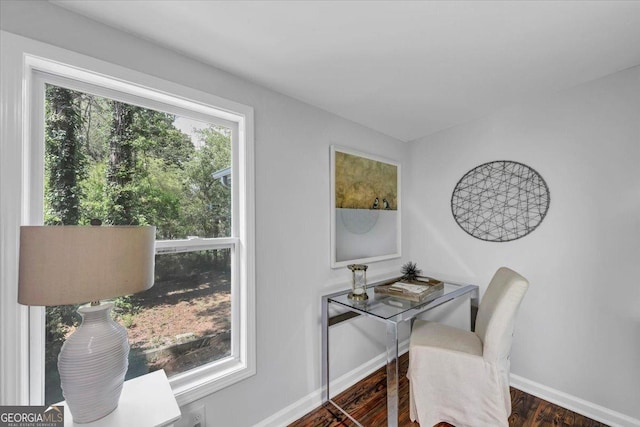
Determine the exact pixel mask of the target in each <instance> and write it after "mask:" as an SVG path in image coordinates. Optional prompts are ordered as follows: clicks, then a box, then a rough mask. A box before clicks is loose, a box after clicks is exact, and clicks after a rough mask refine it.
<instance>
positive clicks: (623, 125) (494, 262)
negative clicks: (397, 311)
mask: <svg viewBox="0 0 640 427" xmlns="http://www.w3.org/2000/svg"><path fill="white" fill-rule="evenodd" d="M409 151H410V156H409V158H410V159H411V160H410V163H409V168H408V169H409V171H410V172H409V176H408V179H407V181H406V182H408V183H409V185H410V188H409V189H408V191H407V194H406V197H405V202H406V203H405V207H406V208H407V211H408V215H409V218H408V221H407V225H408V227H409V228H410V230H411V231H410V232H409V236H410V237H409V254H410V256H411V257H412V259H413V260H415V261H417V262H418V264H419V265H423V266H426V268H428V269H432V270H435V271H440V272H442V274H443V275H447V274H454V275H456V276H458V277H456V278H458V279H460V280H463V281H470V282H475V283H477V284H479V285H481V286H482V289H481V292H483V291H484V288H486V284H487V283H488V281H489V280H490V278H491V276H492V274H493V273H494V272H495V270H496V269H497V268H498V267H500V266H501V265H506V266H510V267H511V268H513V269H515V270H517V271H519V272H521V273H522V274H523V275H524V276H525V277H527V278H528V279H529V280H530V282H531V286H530V288H529V291H528V293H527V295H526V296H525V299H524V302H523V305H522V308H521V311H520V313H519V317H518V319H517V327H516V336H515V341H514V345H513V354H512V365H511V367H512V372H513V373H514V374H515V376H516V378H517V377H521V380H522V379H524V380H525V381H521V382H524V383H528V381H532V382H534V383H537V384H540V385H544V387H547V388H549V389H547V390H546V392H547V394H555V395H556V396H562V394H563V393H567V394H569V395H571V396H569V397H570V399H569V400H571V398H572V397H576V398H578V399H584V400H585V401H587V403H586V406H589V405H588V402H591V403H594V404H596V405H600V406H602V407H604V408H608V409H610V410H612V411H616V412H618V413H621V414H626V415H627V416H630V417H633V418H635V419H636V420H635V422H636V423H640V421H638V419H640V405H639V403H640V67H636V68H633V69H630V70H626V71H622V72H619V73H616V74H613V75H610V76H608V77H605V78H602V79H599V80H597V81H593V82H591V83H588V84H584V85H581V86H578V87H575V88H573V89H570V90H566V91H563V92H561V93H558V94H555V95H551V96H543V97H540V99H536V100H530V101H528V102H526V103H523V105H520V106H516V107H513V108H509V109H506V110H504V111H501V112H498V113H495V114H492V115H490V116H488V117H485V118H483V119H482V120H478V121H475V122H473V123H469V124H466V125H463V126H457V127H454V128H452V129H449V130H446V131H443V132H441V133H438V134H436V135H433V136H430V137H426V138H423V139H420V140H418V141H414V142H412V143H411V144H410V150H409ZM492 160H514V161H519V162H522V163H524V164H527V165H529V166H531V167H532V168H534V169H535V170H537V171H538V173H540V174H541V175H542V177H543V178H544V179H545V181H546V182H547V185H548V186H549V189H550V193H551V205H550V209H549V211H548V214H547V217H546V218H545V219H544V221H543V222H542V224H541V225H540V226H539V227H538V228H537V229H536V230H535V231H534V232H533V233H531V234H530V235H528V236H525V237H524V238H521V239H519V240H515V241H513V242H508V243H491V242H484V241H481V240H478V239H475V238H473V237H471V236H469V235H468V234H467V233H465V232H464V231H463V230H462V229H461V228H460V227H459V226H458V225H457V223H456V222H455V220H454V219H453V216H452V214H451V205H450V201H451V193H452V191H453V189H454V187H455V185H456V183H457V182H458V180H459V179H460V178H461V177H462V176H463V175H464V174H465V173H466V172H467V171H469V170H470V169H472V168H473V167H475V166H477V165H480V164H482V163H484V162H487V161H492ZM544 387H543V388H544ZM556 392H557V393H556ZM565 397H566V396H565ZM576 402H577V399H576V400H575V401H574V403H576ZM583 403H584V402H583ZM596 409H598V408H596ZM599 409H602V408H599ZM596 412H597V411H596ZM605 412H606V411H605ZM622 418H624V417H622ZM619 422H622V421H619Z"/></svg>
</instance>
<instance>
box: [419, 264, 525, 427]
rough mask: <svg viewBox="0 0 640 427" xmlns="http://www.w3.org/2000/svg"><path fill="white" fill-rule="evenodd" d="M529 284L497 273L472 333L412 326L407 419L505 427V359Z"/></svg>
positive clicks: (507, 408)
mask: <svg viewBox="0 0 640 427" xmlns="http://www.w3.org/2000/svg"><path fill="white" fill-rule="evenodd" d="M528 286H529V282H528V281H527V280H526V279H525V278H524V277H522V276H520V275H519V274H518V273H516V272H515V271H513V270H510V269H508V268H506V267H502V268H500V269H498V271H497V272H496V274H495V275H494V276H493V279H491V283H489V286H488V287H487V290H486V292H485V294H484V296H483V297H482V301H481V302H480V307H479V308H478V315H477V318H476V328H475V332H470V331H465V330H462V329H457V328H453V327H451V326H447V325H443V324H440V323H435V322H426V321H423V320H416V321H415V323H414V325H413V329H412V331H411V341H410V346H409V372H408V373H407V377H408V378H409V381H410V389H409V390H410V416H411V420H412V421H418V422H419V423H420V425H421V426H423V427H432V426H433V425H435V424H437V423H439V422H442V421H445V422H448V423H450V424H453V425H455V426H456V427H499V426H508V425H509V422H508V418H509V415H510V414H511V397H510V395H509V367H510V363H509V354H510V351H511V341H512V337H513V330H514V323H515V315H516V312H517V311H518V307H519V306H520V302H521V301H522V298H523V297H524V294H525V292H526V291H527V288H528Z"/></svg>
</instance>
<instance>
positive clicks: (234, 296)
mask: <svg viewBox="0 0 640 427" xmlns="http://www.w3.org/2000/svg"><path fill="white" fill-rule="evenodd" d="M28 62H29V65H30V67H29V72H30V81H29V82H30V85H29V92H30V98H29V99H30V120H29V121H30V131H31V141H32V142H31V144H30V145H29V146H28V148H29V152H30V156H29V165H28V169H29V170H30V172H31V173H30V174H29V177H30V178H29V182H28V183H27V186H28V187H27V189H26V192H27V193H28V200H29V203H28V211H29V213H30V217H31V218H32V219H31V221H32V222H33V223H42V222H44V223H45V224H51V225H54V224H65V225H76V224H78V225H85V224H88V223H89V222H90V220H91V219H94V218H96V219H100V220H101V221H102V222H103V224H118V225H120V224H139V225H146V224H149V225H155V226H156V227H157V236H156V238H157V240H156V272H155V276H156V277H155V279H156V280H155V284H154V286H153V287H152V288H151V289H149V290H148V291H145V292H142V293H140V294H135V295H131V296H127V297H121V298H117V299H116V300H115V304H116V309H115V310H114V312H115V316H114V317H115V318H116V320H117V321H119V322H120V323H121V324H122V325H123V326H125V327H126V328H127V330H128V335H129V342H130V344H131V352H130V357H129V371H128V373H127V379H130V378H133V377H135V376H139V375H143V374H145V373H147V372H150V371H153V370H156V369H164V370H165V371H166V372H167V375H168V377H169V379H170V381H171V384H172V388H173V389H174V392H175V393H176V396H177V398H178V402H179V403H180V404H186V403H188V402H190V401H192V400H195V399H198V398H200V397H202V396H204V395H206V394H209V393H211V392H213V391H215V390H218V389H220V388H222V387H224V386H226V385H229V384H231V383H233V382H236V381H238V380H240V379H242V378H245V377H246V376H249V375H252V374H253V373H254V372H255V360H254V358H255V349H254V347H255V345H254V342H255V337H254V317H253V316H254V315H253V309H252V304H253V278H252V272H253V256H252V242H253V240H252V239H253V236H252V218H253V214H252V209H253V208H252V206H253V202H252V197H253V194H252V192H253V188H252V176H253V172H252V166H251V159H252V141H251V135H252V132H251V129H250V126H251V116H252V111H251V109H250V108H248V107H245V106H239V105H237V104H233V103H230V102H229V101H225V100H221V99H219V98H215V97H212V96H210V95H207V94H203V93H200V92H197V91H193V90H189V89H187V88H182V87H179V86H177V85H172V84H170V83H167V82H162V81H159V80H157V79H152V78H150V77H148V76H140V75H138V74H137V73H133V72H130V71H128V72H125V74H127V76H128V77H129V79H128V81H129V82H125V81H123V79H122V78H108V77H105V76H104V74H94V73H92V72H87V71H84V70H79V69H77V68H72V67H68V66H64V65H60V64H59V63H54V62H49V61H46V60H42V59H39V58H29V59H28ZM136 79H137V80H144V82H141V83H137V82H136V83H130V82H131V81H134V82H135V81H136ZM149 80H153V81H154V83H156V84H157V85H158V86H159V87H158V88H157V89H156V90H151V89H148V87H151V86H150V85H149V84H148V82H149ZM143 83H144V86H143V85H142V84H143ZM167 87H169V89H170V90H167ZM238 107H239V108H238ZM38 171H39V172H38ZM36 172H37V173H36ZM76 308H77V306H60V307H47V309H46V311H45V310H44V309H40V308H37V307H32V308H30V312H31V314H30V318H31V321H30V325H31V326H30V335H31V340H30V341H31V343H32V344H31V349H30V360H31V363H30V366H31V368H30V370H31V375H30V376H29V377H30V385H29V389H30V401H31V403H32V404H38V403H39V402H40V403H44V404H50V403H54V402H57V401H59V400H62V399H63V397H62V395H61V393H60V388H59V378H58V377H57V366H56V361H57V353H58V352H59V349H60V347H61V345H62V343H63V342H64V338H65V336H66V335H68V334H69V333H70V331H72V330H73V329H74V326H75V325H76V323H77V322H78V320H79V319H78V318H76V316H77V315H76V314H75V309H76ZM34 343H35V344H36V345H34ZM43 396H44V397H43Z"/></svg>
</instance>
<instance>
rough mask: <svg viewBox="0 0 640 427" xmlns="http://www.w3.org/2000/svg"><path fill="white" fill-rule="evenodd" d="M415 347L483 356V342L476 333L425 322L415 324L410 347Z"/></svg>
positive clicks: (420, 321) (417, 321)
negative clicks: (436, 348) (435, 348)
mask: <svg viewBox="0 0 640 427" xmlns="http://www.w3.org/2000/svg"><path fill="white" fill-rule="evenodd" d="M414 346H422V347H438V348H439V349H442V350H451V351H460V352H463V353H469V354H473V355H475V356H482V341H480V338H478V336H477V335H476V334H475V333H473V332H470V331H465V330H463V329H458V328H454V327H452V326H448V325H445V324H442V323H436V322H427V321H424V320H416V321H415V322H414V324H413V332H412V334H411V341H410V347H414Z"/></svg>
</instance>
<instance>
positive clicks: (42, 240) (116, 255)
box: [18, 226, 156, 305]
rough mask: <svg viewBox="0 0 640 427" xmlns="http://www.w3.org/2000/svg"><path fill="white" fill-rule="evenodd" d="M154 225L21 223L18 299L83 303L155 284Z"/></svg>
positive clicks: (38, 303) (54, 302) (45, 302)
mask: <svg viewBox="0 0 640 427" xmlns="http://www.w3.org/2000/svg"><path fill="white" fill-rule="evenodd" d="M155 230H156V228H155V227H153V226H144V227H135V226H105V227H101V226H87V227H84V226H22V227H20V276H19V288H18V302H19V303H20V304H25V305H64V304H81V303H86V302H90V301H98V300H102V299H109V298H115V297H118V296H123V295H129V294H133V293H136V292H140V291H144V290H145V289H149V288H150V287H151V286H153V278H154V263H155Z"/></svg>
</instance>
